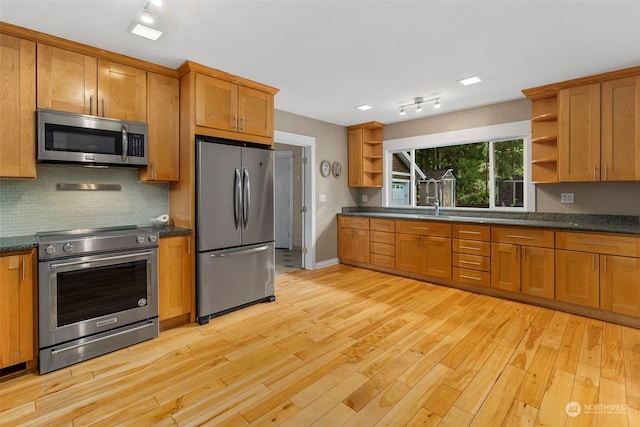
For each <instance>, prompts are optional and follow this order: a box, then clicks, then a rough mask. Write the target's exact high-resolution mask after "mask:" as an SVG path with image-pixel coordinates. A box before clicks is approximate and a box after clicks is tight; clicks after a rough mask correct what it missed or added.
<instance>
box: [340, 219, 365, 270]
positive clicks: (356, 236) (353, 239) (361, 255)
mask: <svg viewBox="0 0 640 427" xmlns="http://www.w3.org/2000/svg"><path fill="white" fill-rule="evenodd" d="M338 256H339V257H340V258H342V259H344V260H347V261H354V262H362V263H367V264H368V263H369V231H368V230H357V229H354V228H345V227H341V228H340V229H339V234H338Z"/></svg>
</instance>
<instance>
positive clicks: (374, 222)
mask: <svg viewBox="0 0 640 427" xmlns="http://www.w3.org/2000/svg"><path fill="white" fill-rule="evenodd" d="M369 227H370V228H371V230H376V231H386V232H387V233H393V232H394V231H396V222H395V221H394V220H392V219H380V218H369Z"/></svg>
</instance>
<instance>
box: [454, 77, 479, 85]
mask: <svg viewBox="0 0 640 427" xmlns="http://www.w3.org/2000/svg"><path fill="white" fill-rule="evenodd" d="M458 81H459V82H460V83H462V84H463V85H465V86H469V85H473V84H476V83H480V82H481V81H482V80H480V77H478V76H473V77H469V78H466V79H462V80H458Z"/></svg>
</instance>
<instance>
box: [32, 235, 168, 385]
mask: <svg viewBox="0 0 640 427" xmlns="http://www.w3.org/2000/svg"><path fill="white" fill-rule="evenodd" d="M158 237H159V236H158V233H157V232H156V231H153V230H148V229H144V228H138V227H135V226H128V227H111V228H102V229H85V230H74V231H58V232H51V233H37V234H36V239H37V241H38V259H39V263H38V273H39V279H38V286H39V315H40V316H39V318H40V320H39V338H40V343H39V347H40V373H41V374H43V373H46V372H50V371H53V370H56V369H59V368H62V367H65V366H69V365H72V364H74V363H77V362H80V361H83V360H87V359H90V358H93V357H96V356H100V355H102V354H105V353H109V352H111V351H114V350H118V349H121V348H124V347H127V346H130V345H132V344H136V343H139V342H141V341H145V340H148V339H151V338H155V337H157V336H158V334H159V328H158Z"/></svg>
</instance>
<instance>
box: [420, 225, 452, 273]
mask: <svg viewBox="0 0 640 427" xmlns="http://www.w3.org/2000/svg"><path fill="white" fill-rule="evenodd" d="M422 244H423V246H424V250H425V251H426V258H425V262H424V263H425V269H424V274H427V275H429V276H433V277H440V278H442V279H451V239H449V238H446V237H435V236H425V237H423V238H422Z"/></svg>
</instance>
